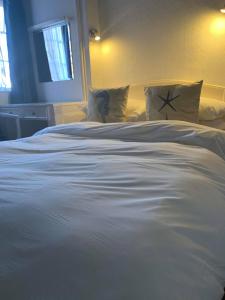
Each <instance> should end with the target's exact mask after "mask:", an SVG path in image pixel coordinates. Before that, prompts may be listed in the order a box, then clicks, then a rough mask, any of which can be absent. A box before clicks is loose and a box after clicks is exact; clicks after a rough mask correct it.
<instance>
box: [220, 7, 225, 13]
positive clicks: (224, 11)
mask: <svg viewBox="0 0 225 300" xmlns="http://www.w3.org/2000/svg"><path fill="white" fill-rule="evenodd" d="M220 11H221V13H222V14H225V5H224V7H223V8H221V10H220Z"/></svg>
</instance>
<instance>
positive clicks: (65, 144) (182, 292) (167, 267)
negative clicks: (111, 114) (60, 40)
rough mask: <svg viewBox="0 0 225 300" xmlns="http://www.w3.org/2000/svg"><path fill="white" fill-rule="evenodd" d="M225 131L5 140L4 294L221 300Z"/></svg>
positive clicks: (0, 224)
mask: <svg viewBox="0 0 225 300" xmlns="http://www.w3.org/2000/svg"><path fill="white" fill-rule="evenodd" d="M224 159H225V133H224V132H223V131H220V130H214V129H210V128H208V127H204V126H200V125H197V124H191V123H186V122H180V121H155V122H143V123H118V124H104V125H103V124H100V123H78V124H68V125H60V126H56V127H52V128H48V129H45V130H43V131H41V132H39V133H38V134H37V135H36V136H33V137H30V138H26V139H22V140H18V141H11V142H2V143H1V144H0V164H1V173H0V189H1V194H0V236H1V247H0V299H4V300H12V299H16V300H30V299H42V300H60V299H63V300H73V299H77V300H80V299H82V300H124V299H129V300H137V299H138V300H149V299H154V300H165V299H167V300H180V299H184V300H190V299H191V300H200V299H204V300H212V299H213V300H221V298H222V296H223V287H224V286H225V255H224V253H225V217H224V216H225V161H224Z"/></svg>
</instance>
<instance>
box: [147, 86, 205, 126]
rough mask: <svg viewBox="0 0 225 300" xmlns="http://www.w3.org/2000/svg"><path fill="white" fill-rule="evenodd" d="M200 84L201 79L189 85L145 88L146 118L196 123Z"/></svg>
mask: <svg viewBox="0 0 225 300" xmlns="http://www.w3.org/2000/svg"><path fill="white" fill-rule="evenodd" d="M202 85H203V81H200V82H196V83H193V84H190V85H185V84H177V85H168V86H156V87H148V88H146V89H145V94H146V97H147V120H150V121H154V120H181V121H187V122H192V123H197V122H198V110H199V103H200V96H201V90H202Z"/></svg>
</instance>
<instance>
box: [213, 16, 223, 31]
mask: <svg viewBox="0 0 225 300" xmlns="http://www.w3.org/2000/svg"><path fill="white" fill-rule="evenodd" d="M211 32H212V33H213V34H224V33H225V19H224V18H217V19H215V21H214V22H213V23H212V26H211Z"/></svg>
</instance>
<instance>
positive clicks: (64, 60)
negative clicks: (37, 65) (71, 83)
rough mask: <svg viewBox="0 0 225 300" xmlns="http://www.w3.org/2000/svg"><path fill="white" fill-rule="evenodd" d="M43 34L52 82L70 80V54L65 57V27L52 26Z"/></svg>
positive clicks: (66, 33) (66, 31)
mask: <svg viewBox="0 0 225 300" xmlns="http://www.w3.org/2000/svg"><path fill="white" fill-rule="evenodd" d="M43 34H44V41H45V48H46V52H47V57H48V62H49V68H50V73H51V77H52V81H61V80H70V79H71V74H70V72H69V71H68V64H69V65H70V63H71V62H70V57H68V56H70V54H69V55H67V49H66V46H68V45H67V44H68V43H66V42H65V37H67V35H68V29H67V26H61V25H59V26H52V27H49V28H46V29H44V30H43ZM67 39H68V37H67ZM68 47H69V46H68ZM68 60H69V63H68Z"/></svg>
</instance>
